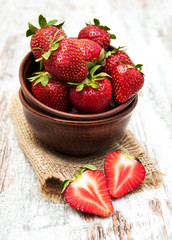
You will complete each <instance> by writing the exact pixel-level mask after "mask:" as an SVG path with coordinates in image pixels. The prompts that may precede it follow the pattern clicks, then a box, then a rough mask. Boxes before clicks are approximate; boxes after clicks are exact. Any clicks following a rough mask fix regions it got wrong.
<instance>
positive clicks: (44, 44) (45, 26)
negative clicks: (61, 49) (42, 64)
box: [26, 15, 66, 59]
mask: <svg viewBox="0 0 172 240" xmlns="http://www.w3.org/2000/svg"><path fill="white" fill-rule="evenodd" d="M56 22H57V20H52V21H49V22H48V23H47V21H46V19H45V18H44V17H43V16H42V15H40V16H39V25H40V29H38V28H36V27H35V26H33V25H32V24H31V23H29V29H28V30H27V32H26V36H27V37H28V36H31V35H33V36H32V38H31V41H30V47H31V50H32V53H33V55H34V57H35V58H37V59H38V58H41V57H42V54H43V53H44V52H48V50H49V48H50V37H52V38H53V37H54V35H55V40H56V39H57V38H58V37H60V36H64V37H65V36H66V34H65V32H64V31H63V30H62V29H61V26H62V25H63V23H61V24H59V25H56V26H55V25H54V24H55V23H56Z"/></svg>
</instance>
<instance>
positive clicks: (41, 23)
mask: <svg viewBox="0 0 172 240" xmlns="http://www.w3.org/2000/svg"><path fill="white" fill-rule="evenodd" d="M57 22H58V20H57V19H53V20H50V21H48V22H47V20H46V18H45V17H44V16H43V15H42V14H41V15H39V17H38V23H39V26H40V28H44V27H48V26H54V27H57V28H62V26H63V24H64V22H62V23H59V24H56V23H57ZM55 24H56V25H55ZM37 30H38V28H37V27H35V26H34V25H32V24H31V23H30V22H28V30H27V31H26V37H29V36H32V35H34V34H35V33H36V31H37Z"/></svg>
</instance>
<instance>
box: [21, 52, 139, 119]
mask: <svg viewBox="0 0 172 240" xmlns="http://www.w3.org/2000/svg"><path fill="white" fill-rule="evenodd" d="M31 57H33V54H32V52H31V51H30V52H28V53H27V54H26V56H25V57H24V58H23V60H22V62H21V64H20V67H19V81H20V85H21V88H22V90H23V92H24V94H26V95H27V97H28V98H29V100H30V101H31V102H33V103H35V105H37V106H39V108H40V109H41V110H43V111H44V112H46V113H47V112H48V113H49V114H51V115H53V116H58V117H59V116H60V117H62V118H66V119H73V120H95V119H102V118H105V117H109V116H112V115H114V114H118V113H119V112H121V111H123V110H124V109H125V108H126V107H127V106H128V105H130V104H131V102H132V101H133V100H134V99H135V98H136V95H137V94H135V95H133V96H132V97H131V98H130V99H128V100H127V101H126V102H124V103H122V104H120V105H118V106H117V107H115V108H113V109H110V110H107V111H105V112H101V113H93V114H76V113H68V112H63V111H60V110H57V109H53V108H51V107H49V106H47V105H45V104H44V103H42V102H40V101H39V100H38V99H36V98H35V97H34V96H33V95H32V94H31V92H30V91H29V90H28V88H27V87H26V85H25V82H24V79H23V71H24V67H25V65H26V62H27V60H28V59H29V58H31Z"/></svg>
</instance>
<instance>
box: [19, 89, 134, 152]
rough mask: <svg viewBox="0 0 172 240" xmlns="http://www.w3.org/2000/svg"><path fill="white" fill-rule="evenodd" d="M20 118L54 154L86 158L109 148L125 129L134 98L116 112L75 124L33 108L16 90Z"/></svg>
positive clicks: (20, 92) (132, 108) (72, 121)
mask: <svg viewBox="0 0 172 240" xmlns="http://www.w3.org/2000/svg"><path fill="white" fill-rule="evenodd" d="M19 96H20V100H21V103H22V106H23V111H24V115H25V117H26V119H27V121H28V124H29V125H30V127H31V128H32V130H33V132H34V133H35V135H36V136H37V137H38V138H39V139H40V140H41V141H42V142H44V143H46V144H48V145H50V146H51V147H53V148H55V149H56V150H57V151H59V152H61V153H65V154H71V155H86V154H91V153H94V152H96V151H100V150H103V149H106V148H108V147H110V146H112V145H113V143H114V141H115V140H117V139H118V138H119V137H120V136H121V134H122V132H123V130H124V129H125V128H126V126H127V124H128V122H129V120H130V117H131V115H132V111H133V110H134V108H135V106H136V104H137V100H138V96H137V95H136V97H135V98H134V100H133V101H132V102H131V104H130V105H129V106H128V107H127V108H125V110H123V111H121V112H120V113H118V114H116V115H113V116H110V117H107V118H103V119H97V120H89V121H86V120H85V121H79V120H70V119H64V118H58V117H53V116H50V115H48V114H45V113H42V112H40V111H38V110H36V109H34V108H33V107H32V106H31V105H29V103H28V102H27V101H26V99H25V98H24V95H23V93H22V90H21V88H20V90H19Z"/></svg>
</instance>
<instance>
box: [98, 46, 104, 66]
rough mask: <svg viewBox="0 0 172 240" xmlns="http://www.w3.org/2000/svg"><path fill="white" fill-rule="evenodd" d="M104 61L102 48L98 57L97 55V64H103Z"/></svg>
mask: <svg viewBox="0 0 172 240" xmlns="http://www.w3.org/2000/svg"><path fill="white" fill-rule="evenodd" d="M104 59H105V50H104V48H102V50H101V52H100V55H99V59H98V62H99V63H101V62H103V60H104Z"/></svg>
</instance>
